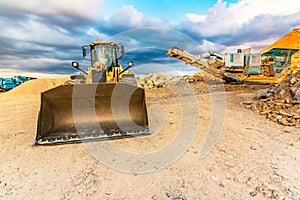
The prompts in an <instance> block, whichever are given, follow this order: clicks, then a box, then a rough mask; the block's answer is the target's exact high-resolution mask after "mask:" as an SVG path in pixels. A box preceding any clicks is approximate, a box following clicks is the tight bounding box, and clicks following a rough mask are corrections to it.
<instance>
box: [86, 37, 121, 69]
mask: <svg viewBox="0 0 300 200" xmlns="http://www.w3.org/2000/svg"><path fill="white" fill-rule="evenodd" d="M88 47H89V50H90V59H88V60H90V61H91V67H92V68H94V69H98V70H108V71H111V70H112V68H113V67H118V66H119V63H118V60H119V59H120V58H121V57H122V56H123V54H124V47H123V46H122V45H117V44H116V43H114V42H99V41H98V40H96V41H95V42H91V43H90V45H85V46H82V54H83V57H84V58H85V59H87V58H86V56H87V48H88Z"/></svg>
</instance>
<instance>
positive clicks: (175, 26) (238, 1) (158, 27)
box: [0, 0, 300, 75]
mask: <svg viewBox="0 0 300 200" xmlns="http://www.w3.org/2000/svg"><path fill="white" fill-rule="evenodd" d="M0 27H1V31H0V44H1V45H0V70H1V71H2V72H5V73H8V72H10V71H13V72H14V73H17V72H19V71H29V72H33V73H37V72H43V73H55V74H66V75H68V74H72V73H75V71H74V69H72V68H71V67H70V63H71V61H78V62H79V63H80V64H81V65H82V66H83V67H87V66H88V62H87V61H84V60H83V58H82V56H81V46H82V45H84V44H88V43H89V42H91V41H93V40H95V39H99V40H112V41H116V42H119V43H122V44H123V45H124V46H125V51H126V54H125V55H124V57H123V59H122V60H121V64H123V65H126V63H127V62H128V61H129V60H134V61H135V63H136V65H135V67H134V68H133V71H134V72H136V73H137V74H143V73H151V72H164V73H167V74H168V73H173V74H176V73H179V74H180V73H183V74H184V73H187V74H188V73H192V72H194V71H195V68H194V67H192V66H187V65H184V64H183V63H182V62H180V61H178V60H176V59H174V58H168V57H167V55H166V52H167V50H168V48H170V47H171V46H179V47H180V48H182V49H185V50H187V51H190V52H192V53H195V54H197V53H202V54H205V53H207V52H208V51H209V50H210V51H218V52H222V53H224V52H230V51H235V50H236V49H237V48H248V47H251V48H252V49H254V51H258V50H260V49H262V48H263V47H265V46H267V45H270V44H271V43H273V42H275V41H276V40H277V39H278V38H280V37H282V36H283V35H285V34H286V33H287V32H289V31H291V30H292V29H293V28H295V27H300V1H298V0H227V1H226V0H203V1H202V0H187V1H182V0H151V1H146V0H145V1H141V0H110V1H108V0H72V1H71V0H48V1H47V0H9V1H8V0H0Z"/></svg>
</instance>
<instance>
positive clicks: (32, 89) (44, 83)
mask: <svg viewBox="0 0 300 200" xmlns="http://www.w3.org/2000/svg"><path fill="white" fill-rule="evenodd" d="M67 80H69V78H59V79H45V78H39V79H35V80H31V81H28V82H25V83H22V84H21V85H19V86H18V87H16V88H14V89H12V90H10V91H8V92H6V93H5V94H3V95H2V96H5V97H8V96H20V95H22V96H23V95H25V96H26V95H40V93H41V92H43V91H46V90H49V89H51V88H54V87H56V86H59V85H62V84H64V82H66V81H67Z"/></svg>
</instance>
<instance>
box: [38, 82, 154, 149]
mask: <svg viewBox="0 0 300 200" xmlns="http://www.w3.org/2000/svg"><path fill="white" fill-rule="evenodd" d="M148 134H150V129H149V127H148V116H147V108H146V100H145V91H144V89H142V88H139V87H135V86H132V85H128V84H125V83H98V84H75V85H62V86H58V87H56V88H53V89H50V90H48V91H45V92H43V93H42V94H41V107H40V112H39V117H38V124H37V135H36V139H35V140H34V141H33V144H64V143H75V142H84V141H94V140H109V139H118V138H126V137H134V136H142V135H148Z"/></svg>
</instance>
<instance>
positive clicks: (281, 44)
mask: <svg viewBox="0 0 300 200" xmlns="http://www.w3.org/2000/svg"><path fill="white" fill-rule="evenodd" d="M272 48H288V49H300V28H295V29H293V31H291V32H289V33H287V34H286V35H285V36H284V37H282V38H280V39H279V40H277V41H276V42H274V43H273V44H272V45H270V46H267V47H265V48H264V49H263V50H262V51H261V52H266V51H268V50H269V49H272ZM299 58H300V51H298V52H296V53H295V54H294V55H293V56H292V65H300V59H299Z"/></svg>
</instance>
